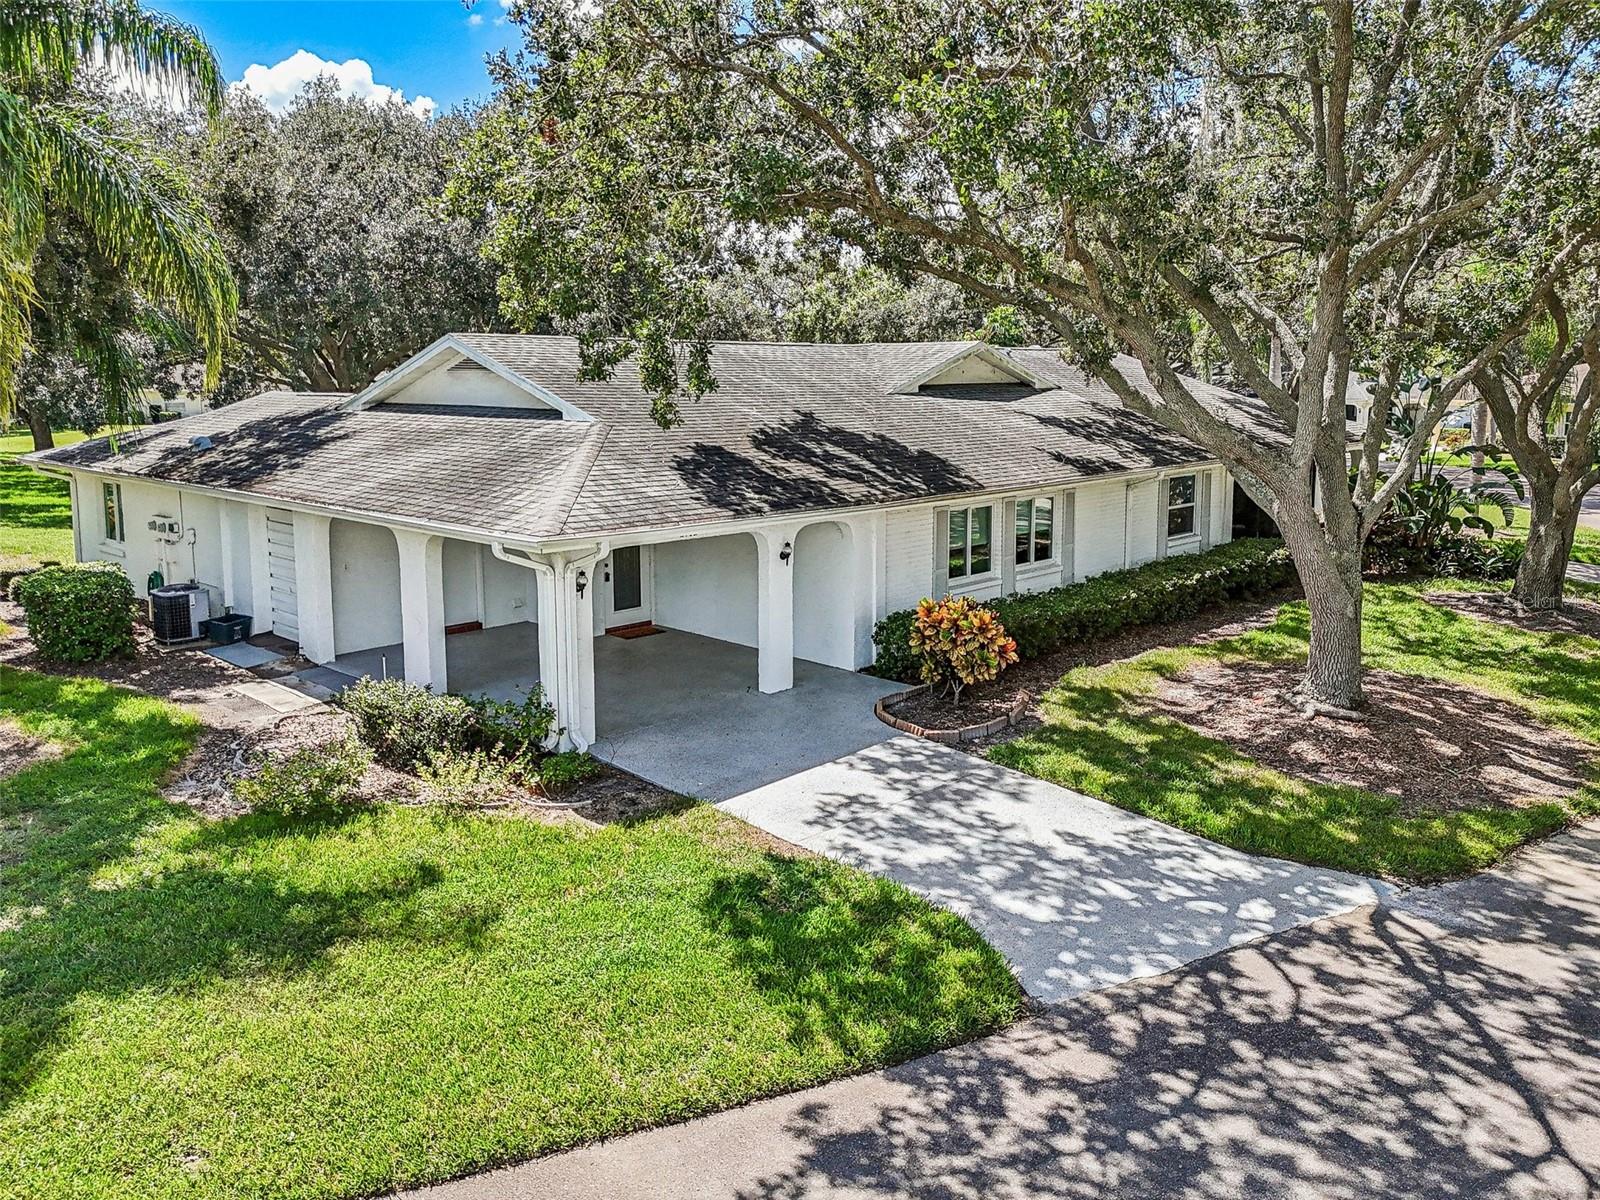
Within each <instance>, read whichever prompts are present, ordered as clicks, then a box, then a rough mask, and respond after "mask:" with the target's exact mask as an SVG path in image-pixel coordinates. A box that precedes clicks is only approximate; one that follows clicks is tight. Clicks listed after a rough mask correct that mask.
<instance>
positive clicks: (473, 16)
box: [467, 13, 483, 25]
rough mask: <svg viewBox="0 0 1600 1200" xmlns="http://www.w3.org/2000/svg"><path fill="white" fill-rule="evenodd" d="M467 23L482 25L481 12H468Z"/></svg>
mask: <svg viewBox="0 0 1600 1200" xmlns="http://www.w3.org/2000/svg"><path fill="white" fill-rule="evenodd" d="M467 24H468V25H482V24H483V14H482V13H469V14H468V15H467Z"/></svg>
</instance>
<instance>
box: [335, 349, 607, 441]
mask: <svg viewBox="0 0 1600 1200" xmlns="http://www.w3.org/2000/svg"><path fill="white" fill-rule="evenodd" d="M447 353H453V354H455V355H456V356H457V357H458V358H470V359H471V360H472V361H473V362H475V363H477V364H478V365H479V366H480V367H482V368H483V369H484V370H486V371H492V372H494V374H496V375H498V376H500V378H501V379H504V380H505V381H506V382H507V383H509V384H511V386H512V387H515V388H520V389H521V390H522V391H524V392H527V393H528V394H529V395H530V396H532V397H534V398H535V399H537V400H538V401H540V402H541V403H543V404H548V405H549V406H550V407H551V408H553V409H555V410H556V411H557V412H559V413H560V414H561V415H562V417H563V418H564V419H565V420H568V421H574V422H577V423H580V424H583V423H587V422H590V421H593V420H594V418H593V417H591V416H590V415H589V414H588V413H586V412H584V411H583V409H581V408H579V407H578V406H577V405H575V404H573V403H571V402H570V401H567V400H563V399H562V398H561V397H560V396H558V395H556V394H555V393H554V392H552V391H551V390H550V389H549V388H547V387H545V386H544V385H543V384H539V383H535V382H534V381H533V380H531V379H528V378H527V377H526V376H523V375H519V374H518V373H517V372H515V371H513V370H512V369H511V368H510V367H508V366H506V365H505V364H503V363H501V362H500V361H499V360H498V359H496V358H494V357H493V356H492V355H488V354H485V353H484V352H483V351H482V350H479V349H478V348H477V347H475V346H472V345H469V344H468V343H466V342H464V341H462V340H461V339H460V338H459V337H457V336H456V335H455V334H453V333H447V334H445V335H444V336H443V337H441V338H439V339H438V340H437V341H435V342H433V343H431V344H430V345H427V346H424V347H423V348H422V349H421V350H418V351H417V352H416V353H415V354H413V355H412V356H411V357H410V358H408V359H407V360H406V361H405V362H403V363H401V364H400V365H399V366H398V367H396V368H395V369H394V370H392V371H390V372H389V373H388V374H387V375H385V376H383V378H381V379H375V380H373V381H372V382H371V383H369V384H368V385H367V386H366V387H365V388H363V389H362V390H361V391H359V392H357V393H356V394H355V395H354V396H352V397H351V398H350V399H349V400H348V401H347V402H346V403H345V404H344V406H343V410H344V411H346V412H359V411H360V410H361V409H364V408H371V407H372V406H373V405H374V404H377V403H378V402H379V401H381V400H383V399H384V398H385V397H387V396H392V395H394V393H395V392H396V391H398V390H399V388H400V387H402V386H404V385H405V384H406V383H407V382H409V381H410V380H412V379H414V378H415V377H417V376H418V375H420V374H423V373H425V372H426V370H427V369H428V368H429V367H430V366H431V365H432V364H434V363H435V362H436V361H437V360H438V358H439V357H440V356H441V355H443V354H447Z"/></svg>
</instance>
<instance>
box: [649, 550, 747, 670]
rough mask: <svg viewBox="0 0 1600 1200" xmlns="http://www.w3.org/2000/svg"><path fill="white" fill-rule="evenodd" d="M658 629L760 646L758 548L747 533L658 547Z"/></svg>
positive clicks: (742, 644) (656, 568) (656, 578)
mask: <svg viewBox="0 0 1600 1200" xmlns="http://www.w3.org/2000/svg"><path fill="white" fill-rule="evenodd" d="M654 549H655V554H654V558H655V591H656V616H655V621H656V624H657V625H664V626H667V627H668V628H670V629H682V630H684V631H685V632H686V633H699V634H704V635H705V636H706V637H714V638H720V639H721V640H723V641H725V642H735V643H737V644H738V645H741V646H754V645H755V644H756V543H755V539H754V538H752V537H751V536H750V535H749V534H747V533H736V534H729V535H726V536H723V537H713V538H693V539H691V540H688V541H682V542H662V543H659V544H658V545H656V546H655V548H654Z"/></svg>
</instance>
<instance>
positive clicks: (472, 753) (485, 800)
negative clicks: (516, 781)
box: [417, 747, 513, 808]
mask: <svg viewBox="0 0 1600 1200" xmlns="http://www.w3.org/2000/svg"><path fill="white" fill-rule="evenodd" d="M417 775H418V777H419V778H421V780H422V782H423V783H424V784H425V785H426V786H427V789H428V794H429V796H430V798H431V799H432V800H433V801H434V802H435V803H436V804H442V805H444V806H445V807H447V808H481V807H482V806H483V805H485V804H489V803H491V802H493V801H495V800H498V799H499V798H500V797H501V796H502V795H504V794H505V792H506V790H507V789H508V788H509V787H511V786H512V782H513V781H512V768H511V766H510V764H508V763H506V762H503V761H501V760H500V759H498V758H496V757H495V756H494V755H492V754H490V753H489V752H488V751H486V750H482V749H474V750H461V749H457V748H450V747H446V748H441V749H436V750H431V751H429V752H428V756H427V758H426V759H425V760H424V761H423V763H422V764H421V765H420V766H419V767H418V769H417Z"/></svg>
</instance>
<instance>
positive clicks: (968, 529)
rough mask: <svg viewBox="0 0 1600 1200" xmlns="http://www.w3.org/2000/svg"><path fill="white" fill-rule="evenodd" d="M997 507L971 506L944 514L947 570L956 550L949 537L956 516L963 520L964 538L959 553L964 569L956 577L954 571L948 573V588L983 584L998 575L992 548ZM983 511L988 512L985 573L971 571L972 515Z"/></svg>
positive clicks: (998, 568) (997, 565)
mask: <svg viewBox="0 0 1600 1200" xmlns="http://www.w3.org/2000/svg"><path fill="white" fill-rule="evenodd" d="M998 507H999V506H998V505H996V504H993V503H990V504H972V505H968V506H966V507H964V508H952V509H949V510H948V511H947V512H946V513H945V518H944V532H945V560H946V567H947V568H948V566H949V562H950V558H951V556H952V555H953V554H954V553H955V550H956V543H955V540H954V539H953V538H952V537H951V532H952V530H951V526H952V524H953V522H954V521H955V519H956V516H957V515H960V516H961V517H963V519H964V520H963V524H962V531H963V533H964V535H965V536H964V538H963V541H962V545H961V551H962V563H963V565H964V567H965V569H964V570H963V571H962V573H961V574H959V575H957V574H956V573H955V572H954V571H951V572H950V574H949V576H948V580H949V584H950V586H952V587H954V586H956V585H957V584H959V585H961V586H962V587H966V586H967V585H969V584H971V583H974V582H984V581H987V580H990V579H994V578H995V577H997V576H998V575H999V574H1000V560H999V559H998V558H997V557H996V556H995V547H994V534H995V525H996V524H997V522H996V520H995V510H996V509H997V508H998ZM984 510H988V513H989V569H988V570H987V571H982V572H978V571H974V570H973V569H972V515H973V514H974V513H978V512H983V511H984Z"/></svg>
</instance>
